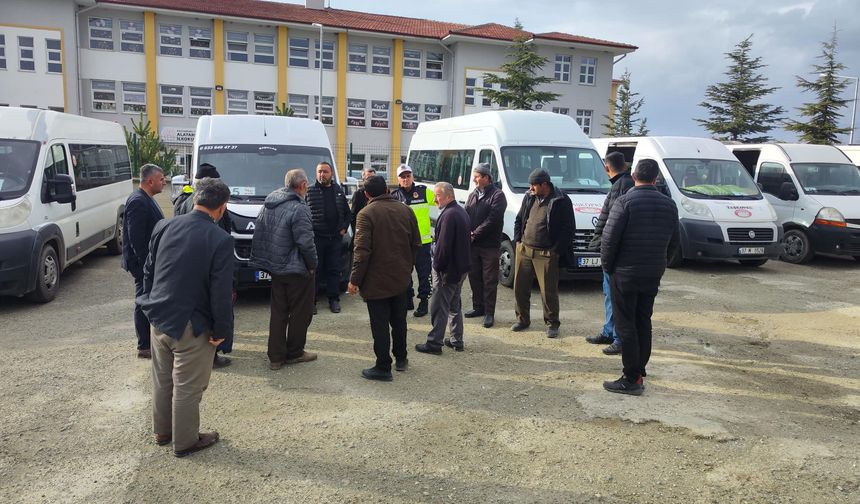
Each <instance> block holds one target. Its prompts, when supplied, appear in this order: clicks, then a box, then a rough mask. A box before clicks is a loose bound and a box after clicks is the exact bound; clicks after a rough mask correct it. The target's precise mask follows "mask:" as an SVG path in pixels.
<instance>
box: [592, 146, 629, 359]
mask: <svg viewBox="0 0 860 504" xmlns="http://www.w3.org/2000/svg"><path fill="white" fill-rule="evenodd" d="M604 167H605V168H606V173H607V175H609V181H610V182H612V187H610V188H609V194H607V195H606V199H605V200H604V201H603V208H602V209H601V210H600V216H599V217H598V218H597V223H596V224H595V225H594V238H592V239H591V243H589V244H588V249H589V250H592V251H597V252H600V240H601V238H602V236H603V227H604V226H605V225H606V219H608V218H609V211H610V210H612V204H613V203H615V200H617V199H618V197H619V196H621V195H622V194H626V193H627V191H629V190H630V189H631V188H632V187H633V177H631V176H630V170H628V169H627V163H626V162H625V161H624V154H622V153H620V152H610V153H609V154H607V155H606V161H605V162H604ZM603 308H604V314H605V318H604V323H603V330H602V331H601V333H600V335H598V336H596V337H595V336H587V337H586V338H585V341H587V342H589V343H593V344H595V345H606V344H609V346H607V347H604V348H603V353H605V354H606V355H617V354H620V353H621V338H619V337H618V335H617V334H615V324H614V323H613V320H612V294H611V293H610V291H609V274H608V273H607V272H606V271H604V272H603Z"/></svg>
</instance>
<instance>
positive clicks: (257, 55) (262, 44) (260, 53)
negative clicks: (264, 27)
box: [254, 32, 277, 65]
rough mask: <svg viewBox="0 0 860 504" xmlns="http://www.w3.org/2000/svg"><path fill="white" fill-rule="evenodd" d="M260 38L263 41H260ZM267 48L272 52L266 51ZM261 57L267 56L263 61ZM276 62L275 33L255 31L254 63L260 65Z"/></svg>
mask: <svg viewBox="0 0 860 504" xmlns="http://www.w3.org/2000/svg"><path fill="white" fill-rule="evenodd" d="M260 38H262V39H263V41H258V39H260ZM266 39H268V40H271V42H268V41H267V40H266ZM267 50H271V52H266V51H267ZM261 58H265V60H263V61H261ZM269 59H271V61H269ZM276 62H277V61H276V58H275V35H272V34H266V33H257V32H254V63H255V64H258V65H274V64H275V63H276Z"/></svg>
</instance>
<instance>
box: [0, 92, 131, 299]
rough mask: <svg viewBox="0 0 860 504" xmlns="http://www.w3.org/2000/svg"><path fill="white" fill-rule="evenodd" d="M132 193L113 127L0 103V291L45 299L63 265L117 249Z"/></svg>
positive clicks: (118, 130)
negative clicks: (98, 251) (104, 249)
mask: <svg viewBox="0 0 860 504" xmlns="http://www.w3.org/2000/svg"><path fill="white" fill-rule="evenodd" d="M132 190H133V187H132V183H131V163H130V161H129V156H128V147H127V146H126V142H125V134H124V133H123V130H122V127H121V126H120V125H118V124H115V123H112V122H107V121H100V120H97V119H90V118H86V117H80V116H76V115H71V114H63V113H60V112H53V111H48V110H35V109H26V108H16V107H0V295H12V296H21V295H26V296H27V298H29V299H31V300H33V301H37V302H41V303H45V302H48V301H51V300H52V299H54V297H56V295H57V290H58V289H59V286H60V273H61V272H62V271H63V270H64V269H66V268H67V267H68V266H69V265H70V264H72V263H73V262H75V261H77V260H78V259H80V258H82V257H84V256H85V255H87V254H88V253H90V252H92V251H93V250H95V249H97V248H99V247H101V246H102V245H105V244H107V246H108V250H109V251H110V252H111V253H112V254H120V253H122V218H123V212H124V209H125V200H126V198H128V195H129V194H131V192H132Z"/></svg>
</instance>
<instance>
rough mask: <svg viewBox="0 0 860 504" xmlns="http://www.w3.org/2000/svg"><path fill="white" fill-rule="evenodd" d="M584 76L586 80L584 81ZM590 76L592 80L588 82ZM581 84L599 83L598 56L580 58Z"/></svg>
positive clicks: (591, 84)
mask: <svg viewBox="0 0 860 504" xmlns="http://www.w3.org/2000/svg"><path fill="white" fill-rule="evenodd" d="M583 77H585V80H584V81H583ZM589 78H590V79H591V82H588V80H589ZM579 85H580V86H596V85H597V57H596V56H582V57H581V58H580V60H579Z"/></svg>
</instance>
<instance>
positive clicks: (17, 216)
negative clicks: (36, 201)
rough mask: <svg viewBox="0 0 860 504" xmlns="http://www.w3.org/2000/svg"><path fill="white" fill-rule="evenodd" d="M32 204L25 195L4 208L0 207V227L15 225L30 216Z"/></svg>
mask: <svg viewBox="0 0 860 504" xmlns="http://www.w3.org/2000/svg"><path fill="white" fill-rule="evenodd" d="M32 209H33V206H32V205H31V204H30V200H29V199H28V198H27V197H24V198H21V201H19V202H18V203H15V204H14V205H12V206H9V207H6V208H0V229H4V228H10V227H15V226H17V225H19V224H21V223H22V222H24V221H26V220H27V219H28V218H29V217H30V210H32Z"/></svg>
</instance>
